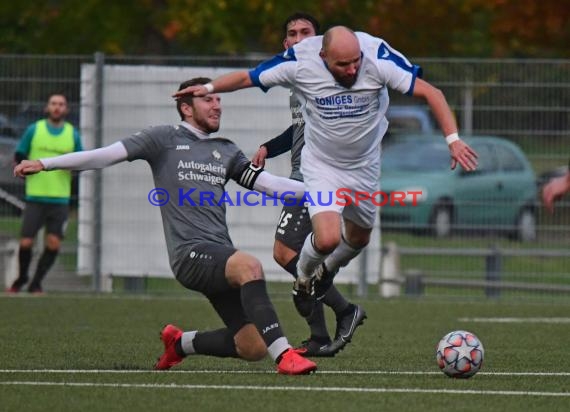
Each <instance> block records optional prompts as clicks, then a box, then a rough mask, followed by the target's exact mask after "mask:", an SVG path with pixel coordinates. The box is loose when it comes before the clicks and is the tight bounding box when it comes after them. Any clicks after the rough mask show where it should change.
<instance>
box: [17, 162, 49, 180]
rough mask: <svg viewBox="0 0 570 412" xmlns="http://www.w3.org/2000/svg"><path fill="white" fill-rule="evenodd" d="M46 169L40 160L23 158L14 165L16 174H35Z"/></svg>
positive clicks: (19, 175) (20, 175)
mask: <svg viewBox="0 0 570 412" xmlns="http://www.w3.org/2000/svg"><path fill="white" fill-rule="evenodd" d="M42 170H44V165H43V164H42V162H40V161H39V160H22V161H21V162H20V163H19V164H17V165H16V167H14V176H16V177H24V176H27V175H33V174H36V173H39V172H41V171H42Z"/></svg>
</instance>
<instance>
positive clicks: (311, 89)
mask: <svg viewBox="0 0 570 412" xmlns="http://www.w3.org/2000/svg"><path fill="white" fill-rule="evenodd" d="M356 36H357V37H358V40H359V42H360V48H361V51H362V63H361V66H360V69H359V72H358V77H357V80H356V83H355V84H354V85H353V86H352V87H351V88H350V89H347V88H345V87H343V86H341V85H340V84H338V83H337V82H336V81H335V79H334V77H333V75H332V74H331V73H330V72H329V70H328V69H327V67H326V65H325V63H324V61H323V60H322V59H321V57H320V56H319V51H320V50H321V47H322V36H315V37H311V38H307V39H305V40H303V41H302V42H300V43H298V44H296V45H295V46H293V47H292V48H290V49H288V50H287V51H285V52H284V53H282V54H279V55H277V56H275V57H274V58H272V59H270V60H267V61H265V62H263V63H261V64H260V65H259V66H258V67H256V68H255V69H253V70H251V71H250V72H249V75H250V78H251V80H252V82H253V84H254V85H256V86H257V87H260V88H261V89H262V90H264V91H266V90H268V89H269V88H271V87H273V86H283V87H288V88H293V89H294V90H295V93H296V95H297V97H298V99H299V101H300V103H301V112H302V115H303V119H304V120H305V149H304V150H309V151H310V152H311V153H312V154H313V155H314V156H317V157H318V158H320V159H321V160H323V161H324V162H325V163H327V164H330V165H332V166H335V167H339V168H343V169H357V168H360V167H363V166H365V165H367V164H369V161H370V159H372V158H378V156H379V154H380V152H379V146H380V142H381V140H382V137H383V136H384V133H385V132H386V129H387V127H388V122H387V120H386V118H385V113H386V110H387V108H388V103H389V97H388V93H387V88H390V89H394V90H397V91H399V92H401V93H404V94H409V95H411V94H412V93H413V89H414V84H415V79H416V77H417V76H420V75H421V68H420V67H419V66H416V65H412V64H411V63H410V62H409V61H408V60H407V59H406V58H405V57H404V56H403V55H402V54H401V53H399V52H398V51H396V50H394V49H392V48H391V47H390V46H389V45H388V43H386V42H385V41H384V40H382V39H380V38H377V37H373V36H370V35H368V34H366V33H361V32H358V33H356Z"/></svg>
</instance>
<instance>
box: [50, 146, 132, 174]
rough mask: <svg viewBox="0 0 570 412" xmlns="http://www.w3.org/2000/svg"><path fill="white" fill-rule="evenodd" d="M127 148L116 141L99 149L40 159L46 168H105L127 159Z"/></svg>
mask: <svg viewBox="0 0 570 412" xmlns="http://www.w3.org/2000/svg"><path fill="white" fill-rule="evenodd" d="M127 157H128V154H127V149H126V148H125V146H124V145H123V143H122V142H116V143H113V144H111V145H109V146H105V147H101V148H99V149H93V150H85V151H83V152H74V153H68V154H65V155H62V156H57V157H49V158H45V159H40V162H42V164H43V165H44V169H45V170H53V169H65V170H89V169H103V168H104V167H107V166H111V165H114V164H116V163H119V162H123V161H125V160H127Z"/></svg>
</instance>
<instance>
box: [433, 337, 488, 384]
mask: <svg viewBox="0 0 570 412" xmlns="http://www.w3.org/2000/svg"><path fill="white" fill-rule="evenodd" d="M484 355H485V350H484V349H483V344H482V343H481V341H480V340H479V338H478V337H477V336H475V334H474V333H471V332H467V331H464V330H456V331H453V332H449V333H448V334H447V335H445V336H444V337H443V338H441V340H440V341H439V343H438V345H437V349H436V353H435V357H436V360H437V365H438V366H439V368H440V369H441V370H442V372H443V373H445V374H446V375H447V376H451V377H452V378H470V377H471V376H473V375H475V374H476V373H477V372H478V371H479V369H481V365H483V357H484Z"/></svg>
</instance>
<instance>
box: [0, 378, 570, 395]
mask: <svg viewBox="0 0 570 412" xmlns="http://www.w3.org/2000/svg"><path fill="white" fill-rule="evenodd" d="M0 385H5V386H9V385H14V386H24V385H26V386H65V387H102V388H127V389H130V388H136V389H138V388H144V389H206V390H208V389H210V390H212V389H223V390H228V389H229V390H248V391H295V392H298V391H306V392H353V393H427V394H457V395H499V396H505V395H509V396H551V397H570V392H532V391H489V390H459V389H421V388H346V387H322V386H309V387H308V386H255V385H252V386H249V385H179V384H156V383H100V382H29V381H21V382H0Z"/></svg>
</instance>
